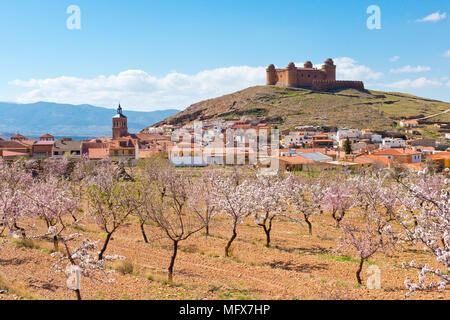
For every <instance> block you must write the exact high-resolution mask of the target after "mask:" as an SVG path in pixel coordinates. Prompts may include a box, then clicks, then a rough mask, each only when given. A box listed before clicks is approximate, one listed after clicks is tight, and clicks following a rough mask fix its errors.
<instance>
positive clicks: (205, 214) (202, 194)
mask: <svg viewBox="0 0 450 320" xmlns="http://www.w3.org/2000/svg"><path fill="white" fill-rule="evenodd" d="M217 178H218V174H217V171H216V170H208V171H206V172H205V173H204V174H203V175H202V176H201V177H200V178H199V179H198V180H197V181H196V182H195V183H194V184H193V185H192V195H191V197H190V198H189V204H188V205H189V210H191V211H193V212H195V213H196V214H197V216H198V217H199V219H200V220H201V221H202V222H203V224H204V226H205V233H206V236H209V229H210V225H211V222H212V221H213V219H214V217H215V216H216V215H217V213H218V211H217V204H216V203H215V198H214V195H213V193H211V189H212V186H213V184H214V181H215V180H216V179H217Z"/></svg>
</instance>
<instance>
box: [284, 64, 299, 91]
mask: <svg viewBox="0 0 450 320" xmlns="http://www.w3.org/2000/svg"><path fill="white" fill-rule="evenodd" d="M296 85H297V68H296V67H295V64H294V63H293V62H290V63H289V64H288V67H287V83H286V86H288V87H295V86H296Z"/></svg>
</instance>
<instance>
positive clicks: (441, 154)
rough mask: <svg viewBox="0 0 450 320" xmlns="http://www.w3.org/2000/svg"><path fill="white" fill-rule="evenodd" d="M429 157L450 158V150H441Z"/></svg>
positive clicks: (433, 158)
mask: <svg viewBox="0 0 450 320" xmlns="http://www.w3.org/2000/svg"><path fill="white" fill-rule="evenodd" d="M427 158H430V159H432V160H436V159H450V152H439V153H436V154H433V155H429V156H428V157H427Z"/></svg>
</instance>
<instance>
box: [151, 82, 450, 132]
mask: <svg viewBox="0 0 450 320" xmlns="http://www.w3.org/2000/svg"><path fill="white" fill-rule="evenodd" d="M448 109H450V103H445V102H441V101H436V100H431V99H425V98H420V97H415V96H412V95H408V94H402V93H394V92H380V91H365V92H360V91H357V90H353V89H347V90H337V91H330V92H317V91H312V90H308V89H287V88H280V87H275V86H256V87H251V88H247V89H245V90H242V91H238V92H235V93H233V94H229V95H225V96H223V97H219V98H215V99H210V100H206V101H202V102H199V103H196V104H194V105H191V106H190V107H188V108H187V109H185V110H184V111H182V112H180V113H177V114H175V115H173V116H170V117H168V118H166V119H165V120H163V121H161V122H159V123H157V124H156V125H161V124H173V125H177V126H181V125H184V124H187V123H189V122H192V121H194V120H213V119H218V118H222V119H230V120H232V119H236V120H238V119H249V120H260V121H266V122H268V123H270V124H273V125H278V126H279V127H280V128H281V129H286V128H292V127H295V126H298V125H332V126H339V127H351V128H360V129H362V128H374V129H377V130H392V129H393V128H395V127H396V126H397V124H396V122H395V120H400V119H402V118H408V119H416V118H422V117H425V116H430V115H435V114H439V113H441V112H443V111H446V110H448ZM429 120H431V119H429ZM432 120H433V121H442V122H450V113H444V114H440V115H436V116H435V117H433V118H432Z"/></svg>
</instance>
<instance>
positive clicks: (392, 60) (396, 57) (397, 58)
mask: <svg viewBox="0 0 450 320" xmlns="http://www.w3.org/2000/svg"><path fill="white" fill-rule="evenodd" d="M398 60H400V57H399V56H394V57H392V58H390V59H389V61H390V62H397V61H398Z"/></svg>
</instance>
